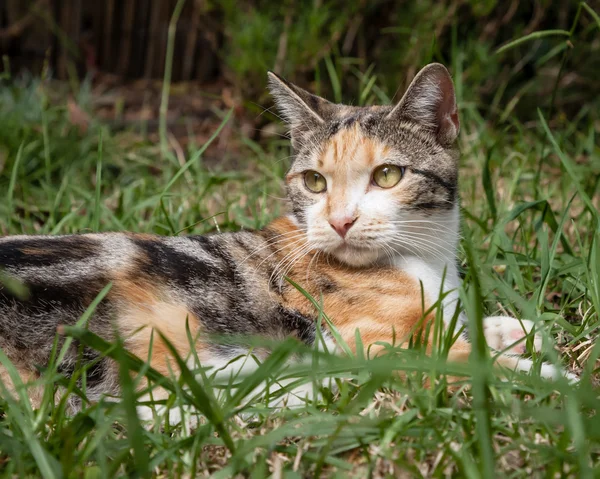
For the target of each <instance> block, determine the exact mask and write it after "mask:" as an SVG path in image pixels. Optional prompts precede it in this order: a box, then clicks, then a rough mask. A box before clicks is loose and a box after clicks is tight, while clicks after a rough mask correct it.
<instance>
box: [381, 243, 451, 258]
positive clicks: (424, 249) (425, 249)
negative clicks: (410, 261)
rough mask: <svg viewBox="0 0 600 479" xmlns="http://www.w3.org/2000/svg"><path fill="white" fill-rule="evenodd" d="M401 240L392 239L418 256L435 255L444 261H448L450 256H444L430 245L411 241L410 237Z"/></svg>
mask: <svg viewBox="0 0 600 479" xmlns="http://www.w3.org/2000/svg"><path fill="white" fill-rule="evenodd" d="M400 240H401V241H392V242H391V243H392V244H394V245H397V246H400V247H402V248H405V249H408V250H409V251H410V252H412V253H413V254H415V256H418V257H420V258H423V259H428V258H429V257H433V258H435V259H437V260H439V261H440V262H442V263H446V262H448V258H444V257H443V256H442V255H441V254H440V253H439V252H438V251H436V250H434V249H432V248H431V247H430V246H427V245H424V244H418V243H415V242H413V241H410V239H403V238H400ZM415 250H416V251H415Z"/></svg>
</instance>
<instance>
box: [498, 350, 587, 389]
mask: <svg viewBox="0 0 600 479" xmlns="http://www.w3.org/2000/svg"><path fill="white" fill-rule="evenodd" d="M499 362H500V363H501V364H502V365H504V366H505V367H508V368H509V369H513V370H515V371H523V372H525V373H529V372H531V370H532V369H533V368H534V364H533V361H531V359H527V358H520V357H517V356H501V359H500V360H499ZM540 377H542V378H544V379H549V380H551V381H556V380H558V379H560V378H561V377H563V378H565V379H566V380H567V381H568V383H569V384H576V383H578V382H579V376H577V375H576V374H573V373H570V372H569V371H565V370H563V369H562V368H558V367H556V366H554V365H553V364H548V363H542V364H541V368H540Z"/></svg>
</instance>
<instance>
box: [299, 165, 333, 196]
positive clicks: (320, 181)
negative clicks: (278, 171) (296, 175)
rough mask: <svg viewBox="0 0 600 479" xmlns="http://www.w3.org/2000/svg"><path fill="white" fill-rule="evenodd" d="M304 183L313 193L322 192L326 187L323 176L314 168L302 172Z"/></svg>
mask: <svg viewBox="0 0 600 479" xmlns="http://www.w3.org/2000/svg"><path fill="white" fill-rule="evenodd" d="M304 184H305V185H306V187H307V188H308V189H309V190H310V191H312V192H313V193H323V192H324V191H325V190H326V189H327V181H325V177H324V176H323V175H321V174H320V173H317V172H316V171H314V170H308V171H305V172H304Z"/></svg>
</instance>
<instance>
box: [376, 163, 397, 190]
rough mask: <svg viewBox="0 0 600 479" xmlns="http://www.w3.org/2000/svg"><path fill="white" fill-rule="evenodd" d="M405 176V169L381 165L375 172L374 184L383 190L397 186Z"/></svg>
mask: <svg viewBox="0 0 600 479" xmlns="http://www.w3.org/2000/svg"><path fill="white" fill-rule="evenodd" d="M403 176H404V167H402V166H396V165H381V166H378V167H377V168H375V171H373V183H375V184H376V185H377V186H379V187H381V188H391V187H392V186H396V185H397V184H398V183H399V182H400V180H401V179H402V177H403Z"/></svg>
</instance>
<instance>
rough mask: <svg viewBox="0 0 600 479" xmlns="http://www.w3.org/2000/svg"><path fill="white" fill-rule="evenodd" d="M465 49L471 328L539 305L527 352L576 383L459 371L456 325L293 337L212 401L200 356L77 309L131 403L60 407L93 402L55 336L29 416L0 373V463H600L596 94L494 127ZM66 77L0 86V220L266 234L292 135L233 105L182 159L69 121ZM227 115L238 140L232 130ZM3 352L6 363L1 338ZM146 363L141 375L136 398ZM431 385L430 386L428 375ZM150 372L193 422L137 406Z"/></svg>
mask: <svg viewBox="0 0 600 479" xmlns="http://www.w3.org/2000/svg"><path fill="white" fill-rule="evenodd" d="M521 40H522V41H525V40H524V39H521ZM512 46H513V47H516V46H517V43H514V44H513V45H512ZM461 58H462V56H461V55H460V54H457V55H456V56H455V58H454V61H453V62H452V64H453V65H454V71H455V72H456V71H463V72H464V73H465V75H464V76H463V77H460V76H457V77H456V80H457V92H458V97H459V98H458V99H459V106H460V110H461V119H462V134H461V141H460V146H461V150H462V159H461V188H460V190H461V196H462V206H463V218H464V221H463V236H464V238H465V239H464V241H463V243H462V246H463V250H462V251H461V253H460V257H461V258H462V259H463V264H462V267H463V270H464V273H465V283H464V290H463V291H461V298H462V300H463V304H464V307H465V310H466V311H467V312H468V314H469V317H470V324H472V325H474V326H475V327H477V326H478V325H480V324H481V315H482V314H483V313H486V314H494V313H506V314H509V315H514V316H516V317H518V318H529V319H533V320H535V321H536V322H537V324H538V327H539V329H540V331H541V332H542V333H543V334H544V337H545V339H546V341H545V345H544V351H543V354H539V355H538V354H536V355H535V358H534V359H536V361H537V362H538V363H539V361H540V360H541V359H542V358H543V359H546V360H548V361H550V362H561V363H563V364H564V365H566V366H567V367H569V368H572V369H574V370H575V371H577V372H578V373H580V374H581V383H580V384H579V385H577V386H571V385H568V384H566V382H565V381H558V382H556V383H549V382H547V381H543V380H541V379H540V378H539V376H538V375H537V374H536V373H534V374H532V375H531V376H525V375H518V376H515V377H511V378H510V380H509V381H502V380H500V379H499V378H498V377H497V376H496V375H494V374H493V373H492V371H491V369H490V366H489V364H488V363H489V361H485V360H484V358H483V357H482V356H481V354H482V352H481V351H480V350H479V349H477V350H476V353H475V355H474V356H475V357H474V360H473V361H472V363H471V364H470V365H468V366H463V367H462V368H461V367H459V366H452V365H447V364H445V362H444V361H443V357H444V351H445V350H446V349H447V345H448V344H447V342H445V341H444V338H441V340H440V343H439V345H438V347H437V348H436V351H435V352H434V354H433V357H432V358H427V357H425V356H424V354H423V352H422V350H420V348H418V347H415V348H413V349H411V350H407V351H401V350H398V349H395V348H392V347H390V349H389V352H388V354H387V355H385V356H384V357H381V358H377V359H374V360H366V359H364V358H365V356H367V352H366V351H359V352H358V354H357V355H356V356H355V357H352V356H351V355H341V356H333V357H332V356H330V355H327V354H316V353H314V352H310V351H304V352H305V353H307V354H308V355H309V357H311V358H312V363H311V362H310V361H308V362H306V363H302V364H300V365H297V366H295V367H289V366H288V365H287V362H286V359H288V358H289V357H290V356H291V355H292V354H295V353H297V352H301V351H302V348H301V346H299V345H298V344H297V343H295V342H293V341H291V340H290V341H286V342H283V343H281V344H275V345H271V346H272V348H273V354H272V355H271V356H270V357H269V359H267V360H266V361H265V362H264V363H263V364H262V365H261V366H260V367H259V368H258V369H257V370H256V372H254V373H252V374H251V375H249V376H247V377H237V378H232V380H231V381H230V382H229V383H228V384H224V385H223V384H221V385H220V386H217V385H215V388H216V389H215V391H217V392H218V394H216V393H215V392H214V391H213V389H212V387H211V384H212V379H211V377H210V374H211V373H210V371H208V372H207V371H205V370H203V369H202V365H201V364H199V363H198V361H197V360H192V361H191V362H190V361H187V362H186V361H184V360H185V359H188V358H181V363H180V367H182V370H183V374H182V375H181V378H179V379H176V378H173V377H169V378H165V377H162V376H161V375H160V374H158V373H157V372H156V371H153V370H152V369H150V368H149V367H148V365H147V364H146V363H145V362H144V361H143V358H141V359H140V358H135V357H133V356H131V355H129V354H128V353H127V352H126V351H125V350H124V349H123V347H122V344H120V343H116V344H109V343H106V342H105V341H103V340H102V339H101V338H98V337H96V336H94V335H92V334H91V333H90V332H88V331H87V330H86V329H85V328H84V325H85V321H86V319H87V316H84V317H82V320H81V321H80V323H81V324H79V325H78V326H76V327H72V328H66V329H65V331H64V333H65V334H66V335H67V336H68V337H72V338H74V339H76V340H78V341H79V342H80V343H81V344H86V345H89V346H91V347H94V348H95V349H97V350H99V351H101V352H102V353H103V354H106V355H107V356H109V357H112V358H113V359H115V360H116V361H117V362H118V363H119V365H120V370H121V380H122V387H123V391H124V392H123V398H124V400H123V401H116V402H115V401H101V402H100V403H97V404H88V403H85V402H84V408H83V410H82V411H81V412H80V413H78V414H77V415H75V416H70V415H69V414H68V411H67V408H66V406H67V405H66V402H65V401H64V400H60V401H58V402H57V403H56V404H55V403H54V400H53V397H54V394H53V393H54V388H56V387H57V385H60V386H61V387H63V388H66V390H68V391H73V392H74V393H76V394H80V395H81V396H85V384H83V385H82V387H81V390H80V391H77V389H78V383H77V377H75V378H65V377H63V376H62V375H61V374H60V372H59V371H58V369H57V367H56V364H57V362H58V359H59V358H60V356H61V351H60V350H58V348H57V349H56V351H55V354H54V356H53V357H54V358H56V359H55V360H54V361H52V362H51V364H50V365H48V368H47V369H46V371H45V373H44V375H43V376H42V379H40V380H39V383H40V384H41V385H42V386H43V387H44V388H45V396H44V400H43V403H42V406H41V408H40V409H39V410H32V409H31V407H30V406H29V404H28V402H27V401H23V400H21V401H18V400H16V399H14V398H12V397H11V396H10V395H8V394H7V393H6V391H5V390H4V387H3V386H1V385H0V396H1V398H0V473H1V474H3V475H5V476H24V477H39V476H43V477H86V478H96V477H112V476H115V475H121V476H124V475H127V476H128V475H131V476H142V477H148V476H157V477H158V476H161V477H175V476H186V477H193V476H196V475H203V474H213V473H214V474H215V476H216V477H232V476H234V475H236V474H241V475H243V476H245V477H257V478H259V477H267V476H273V477H321V476H322V475H326V476H331V477H349V476H351V477H398V476H399V477H420V476H423V477H447V476H448V475H454V476H457V477H491V475H492V474H497V475H500V474H503V475H506V476H507V477H531V476H533V477H566V476H571V477H593V476H597V475H598V472H599V471H600V467H599V466H600V457H599V454H600V423H599V419H598V411H600V398H599V394H598V392H599V390H598V387H597V384H598V376H597V361H598V357H599V356H600V345H599V344H600V343H597V341H596V340H597V336H598V334H597V331H598V328H599V327H600V316H599V315H600V283H599V279H598V278H599V273H600V223H599V221H598V210H597V208H598V204H599V201H598V198H599V194H598V183H599V178H600V147H599V142H598V138H597V130H598V126H597V125H598V121H599V118H598V114H597V112H598V111H600V108H599V107H600V103H599V101H598V99H590V102H589V105H588V106H587V107H586V108H585V109H583V110H582V112H581V114H580V115H577V116H576V117H574V118H571V119H569V120H567V119H566V118H565V117H564V116H561V115H560V114H557V115H552V116H551V118H549V117H550V113H551V111H549V109H548V108H544V109H541V110H540V111H539V114H538V117H537V119H536V120H534V121H531V120H528V121H527V122H520V121H519V119H518V118H515V117H512V116H511V114H510V111H508V112H507V110H504V111H501V114H500V115H499V119H498V120H497V121H496V122H494V123H489V122H487V121H486V118H484V117H482V116H481V113H480V111H482V109H485V106H484V105H480V104H478V103H477V99H476V98H475V99H473V98H465V97H464V96H463V94H462V93H461V92H468V91H469V90H470V86H471V85H469V84H468V81H467V82H466V83H465V84H463V82H462V80H461V78H466V79H468V78H469V73H470V71H469V70H468V68H467V62H465V63H464V65H463V63H462V61H463V60H464V58H462V60H461ZM325 71H327V72H328V73H329V75H330V78H323V79H322V81H324V82H326V81H330V82H331V83H332V84H333V86H334V87H335V88H336V90H339V85H340V82H339V79H338V77H337V76H336V75H337V73H336V65H334V63H333V60H332V59H331V58H329V57H328V58H327V60H326V69H325ZM357 72H358V70H357ZM359 73H360V72H359ZM358 78H359V79H360V82H361V85H362V89H361V91H357V92H354V93H355V98H356V99H358V98H360V99H361V100H360V101H361V102H363V101H366V100H367V97H369V92H370V91H373V92H381V95H379V94H377V96H378V97H379V98H382V97H383V98H385V93H383V92H382V91H381V90H379V89H378V88H377V87H376V83H375V82H374V80H373V78H374V77H372V76H370V71H368V72H367V74H365V75H363V76H360V75H358ZM54 89H55V86H53V85H52V84H49V83H47V82H41V81H39V80H32V81H29V82H19V81H14V82H12V83H5V86H4V87H3V89H2V90H0V185H1V186H0V194H5V195H6V197H5V199H4V201H0V233H1V234H63V233H73V232H86V231H96V230H99V231H114V230H128V231H137V232H149V233H158V234H163V235H175V234H192V233H193V234H202V233H213V232H218V231H227V230H237V229H240V228H260V227H261V226H263V225H265V224H266V223H268V222H269V221H270V220H271V219H273V218H275V217H277V216H278V215H279V214H281V213H282V212H283V211H284V210H285V202H284V201H282V200H281V199H280V198H281V197H282V196H283V195H284V193H283V188H282V180H281V179H282V177H283V175H284V173H285V170H286V168H287V166H288V165H289V154H290V152H289V146H288V144H287V141H285V140H283V139H281V138H278V137H276V138H275V139H273V138H271V139H266V140H263V141H261V142H254V141H252V140H250V139H249V138H247V137H245V136H244V135H243V134H242V132H241V130H242V128H241V125H240V124H239V122H238V120H236V119H235V117H234V116H233V115H232V114H231V112H227V111H217V112H215V120H214V133H215V134H214V135H213V136H212V137H211V138H210V139H209V140H208V141H207V142H206V144H204V145H200V146H196V145H194V142H190V146H189V148H188V149H187V150H185V151H184V156H185V157H184V159H183V162H182V161H181V160H180V159H179V158H178V157H177V156H176V155H175V153H174V152H172V151H171V150H170V149H169V148H165V145H164V142H163V145H162V147H160V146H157V145H153V144H151V143H149V142H148V141H146V140H145V139H143V138H142V137H139V136H136V135H132V134H131V133H129V132H119V131H111V130H110V129H109V128H107V127H106V126H104V125H102V124H100V123H99V122H96V121H94V120H92V122H91V124H90V125H89V128H88V130H87V131H86V132H85V133H82V132H81V131H80V130H79V129H78V127H77V126H75V125H73V124H72V123H71V121H70V120H69V115H68V111H67V107H66V104H65V103H64V102H62V101H56V100H52V101H50V97H51V93H52V92H53V91H54ZM74 93H76V94H77V95H78V97H77V101H78V102H79V104H81V105H84V106H85V105H86V104H88V103H89V97H88V96H86V95H87V93H86V89H85V88H81V90H80V91H78V92H74ZM351 94H352V92H345V95H347V96H350V95H351ZM465 94H466V93H465ZM338 95H341V93H338ZM390 96H391V95H390ZM372 99H373V98H371V100H372ZM510 102H511V99H507V100H506V101H503V102H502V104H505V105H509V104H510ZM507 108H508V107H507ZM225 130H227V131H228V135H229V136H228V140H227V142H226V144H221V143H220V142H219V139H220V138H221V135H223V134H224V131H225ZM214 158H218V159H219V160H218V161H215V160H214ZM227 165H235V168H231V167H229V166H227ZM467 258H468V261H467ZM7 286H8V287H11V285H7ZM300 286H301V285H300ZM12 287H14V288H18V285H12ZM317 299H318V298H317ZM93 306H94V305H92V306H91V309H90V310H89V312H88V313H89V314H91V313H92V310H93ZM325 313H330V314H331V313H333V312H327V311H326V312H325ZM325 319H326V318H323V320H325ZM190 339H192V338H190ZM192 359H194V358H192ZM196 359H197V358H196ZM0 363H2V364H3V365H5V366H6V367H7V369H8V371H9V373H10V372H12V373H13V376H14V373H15V371H14V369H13V368H11V365H10V363H9V362H8V361H7V359H6V357H5V355H4V354H3V353H2V352H0ZM190 364H193V365H194V366H193V367H192V366H190ZM174 367H175V365H174ZM190 367H191V369H189V368H190ZM399 371H403V372H405V376H406V377H405V378H402V377H400V375H399V374H398V372H399ZM131 372H133V373H131ZM449 373H461V374H465V375H466V376H467V379H466V380H465V382H464V384H463V386H462V387H460V388H458V390H456V388H449V387H448V385H447V381H446V374H449ZM144 376H145V377H146V378H148V380H149V382H150V385H149V386H148V387H147V388H144V389H143V390H142V391H138V392H136V387H137V384H138V381H140V379H141V377H144ZM324 377H333V378H335V379H336V381H337V382H338V389H339V390H338V391H337V392H334V391H332V390H331V389H330V388H328V387H324V388H322V391H321V392H322V398H320V399H316V400H314V401H309V402H308V403H307V405H306V407H303V408H299V409H294V410H288V409H284V410H274V409H272V408H270V407H269V406H268V401H266V400H265V399H264V398H260V397H258V398H257V397H255V392H254V390H255V387H256V386H257V385H259V384H261V383H263V382H265V381H266V382H267V384H268V385H270V386H271V387H270V389H269V391H270V394H271V396H272V398H271V399H274V397H275V396H276V395H277V394H279V393H277V392H276V391H275V390H276V388H274V387H272V386H274V385H276V383H277V382H280V381H283V380H286V382H289V381H292V382H293V383H295V384H299V383H303V382H314V383H315V384H316V383H319V384H320V383H321V380H322V379H323V378H324ZM425 380H429V382H430V383H431V384H432V386H431V387H430V388H425V387H424V386H423V383H424V381H425ZM15 381H18V378H16V377H15ZM234 384H235V385H236V387H237V389H234V388H232V385H234ZM471 385H472V387H471ZM158 386H160V387H162V388H164V389H166V390H168V391H169V392H170V396H169V398H168V400H167V404H169V405H171V406H173V407H181V408H184V407H185V406H192V407H193V408H194V409H195V410H196V411H198V412H199V413H198V414H200V418H199V424H198V427H197V428H196V429H195V430H193V431H191V434H190V431H189V430H187V428H186V427H185V426H174V427H172V426H169V425H168V424H166V422H165V421H164V417H162V418H161V417H160V416H157V422H156V424H155V425H154V426H151V427H144V425H142V424H140V423H139V421H138V420H137V417H136V415H135V414H133V412H134V406H135V405H136V401H138V402H139V401H141V399H140V398H141V396H142V395H143V394H144V393H147V392H148V391H152V390H153V389H154V388H155V387H158ZM288 387H289V386H288ZM19 395H20V397H21V399H22V398H24V397H25V396H26V391H25V390H24V389H23V388H20V389H19ZM158 403H160V401H158ZM162 403H164V401H163V402H162ZM150 404H152V402H150ZM402 474H405V476H402Z"/></svg>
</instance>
